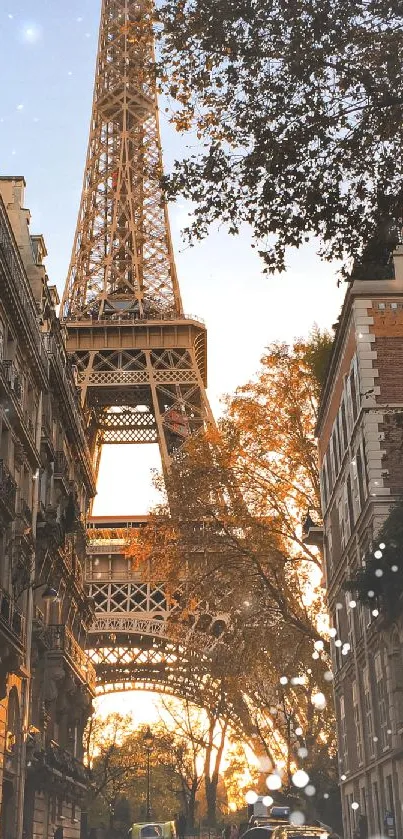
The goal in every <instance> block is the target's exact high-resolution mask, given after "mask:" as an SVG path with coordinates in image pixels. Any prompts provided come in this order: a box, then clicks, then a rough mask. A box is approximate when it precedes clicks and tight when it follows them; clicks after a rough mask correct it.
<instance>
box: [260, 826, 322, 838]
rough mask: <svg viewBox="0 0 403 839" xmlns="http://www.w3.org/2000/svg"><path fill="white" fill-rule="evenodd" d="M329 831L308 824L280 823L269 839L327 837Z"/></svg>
mask: <svg viewBox="0 0 403 839" xmlns="http://www.w3.org/2000/svg"><path fill="white" fill-rule="evenodd" d="M328 837H329V831H328V830H325V829H324V828H323V827H316V826H315V825H310V824H302V825H298V824H282V825H279V827H276V828H275V830H273V833H272V834H271V837H270V839H328Z"/></svg>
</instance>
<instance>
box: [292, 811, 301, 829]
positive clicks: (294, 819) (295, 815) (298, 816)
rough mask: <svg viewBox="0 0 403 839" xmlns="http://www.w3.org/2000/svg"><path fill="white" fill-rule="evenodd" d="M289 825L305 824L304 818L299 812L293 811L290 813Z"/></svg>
mask: <svg viewBox="0 0 403 839" xmlns="http://www.w3.org/2000/svg"><path fill="white" fill-rule="evenodd" d="M290 823H291V824H295V825H299V826H300V825H303V824H305V816H304V814H303V813H302V812H301V810H294V811H293V812H292V813H290Z"/></svg>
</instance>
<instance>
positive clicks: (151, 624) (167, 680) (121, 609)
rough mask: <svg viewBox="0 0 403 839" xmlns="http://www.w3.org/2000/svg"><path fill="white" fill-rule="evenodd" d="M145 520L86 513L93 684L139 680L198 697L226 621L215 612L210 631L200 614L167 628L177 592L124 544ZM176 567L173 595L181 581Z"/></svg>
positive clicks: (109, 686)
mask: <svg viewBox="0 0 403 839" xmlns="http://www.w3.org/2000/svg"><path fill="white" fill-rule="evenodd" d="M146 523H147V520H146V519H144V518H142V517H131V518H129V519H127V520H125V519H123V518H122V519H119V518H117V517H109V518H106V517H105V518H103V517H92V518H91V519H90V520H89V530H88V539H89V542H88V550H87V565H86V580H87V585H88V593H89V595H90V597H91V598H92V600H93V602H94V606H95V618H94V622H93V624H92V627H91V629H90V633H89V648H90V657H91V659H92V663H93V664H94V666H95V668H96V671H97V675H98V691H99V692H110V691H111V690H130V689H133V688H135V687H139V686H141V687H143V688H148V689H152V690H160V691H162V692H164V693H168V694H175V695H177V696H178V695H179V696H182V697H184V698H187V699H190V700H192V701H194V702H197V701H198V700H199V701H200V695H201V691H200V688H201V685H202V680H203V676H205V674H206V671H208V657H209V655H210V654H211V653H212V651H213V650H214V647H215V645H216V644H217V642H218V639H219V638H220V636H221V634H222V633H223V632H224V630H225V628H226V617H225V616H224V615H221V616H220V615H218V616H216V617H215V618H214V621H213V622H212V625H211V629H210V632H209V634H207V633H206V632H204V631H202V630H201V628H200V627H199V626H198V624H197V622H195V623H194V624H192V623H191V624H190V625H189V627H188V628H187V630H186V629H184V630H183V637H180V638H179V637H178V634H177V632H175V633H173V632H172V622H170V620H169V619H170V617H173V618H174V619H175V609H176V600H175V597H172V595H171V597H169V598H168V597H167V596H166V591H165V586H164V583H163V582H161V583H160V584H157V583H156V581H155V580H152V581H151V579H150V577H148V578H147V576H146V575H144V574H142V573H141V572H139V571H137V570H136V569H134V568H133V566H132V562H131V560H130V559H129V558H128V557H127V556H126V553H125V546H126V544H127V543H128V541H130V538H133V535H134V534H135V531H136V529H137V528H139V527H142V526H144V525H145V524H146ZM179 576H180V575H179V574H178V590H177V597H178V598H180V597H181V595H182V593H183V585H184V581H183V580H182V581H180V579H179Z"/></svg>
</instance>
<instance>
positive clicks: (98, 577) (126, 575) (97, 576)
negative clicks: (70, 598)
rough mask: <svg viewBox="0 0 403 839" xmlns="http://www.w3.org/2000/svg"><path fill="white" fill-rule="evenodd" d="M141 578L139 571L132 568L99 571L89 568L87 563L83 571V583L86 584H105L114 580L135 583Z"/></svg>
mask: <svg viewBox="0 0 403 839" xmlns="http://www.w3.org/2000/svg"><path fill="white" fill-rule="evenodd" d="M141 576H142V575H141V571H136V570H135V569H133V568H123V569H121V568H119V569H109V568H108V569H106V570H102V571H100V570H99V569H98V568H97V567H95V568H91V567H90V565H89V563H88V564H87V568H86V571H85V581H86V582H87V583H90V582H94V583H96V582H98V583H99V582H106V581H108V580H115V581H119V582H123V581H124V580H133V581H136V582H137V581H138V580H141Z"/></svg>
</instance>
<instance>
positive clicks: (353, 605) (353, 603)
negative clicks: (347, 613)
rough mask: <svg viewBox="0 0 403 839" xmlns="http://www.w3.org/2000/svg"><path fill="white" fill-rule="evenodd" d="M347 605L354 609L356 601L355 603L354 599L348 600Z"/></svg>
mask: <svg viewBox="0 0 403 839" xmlns="http://www.w3.org/2000/svg"><path fill="white" fill-rule="evenodd" d="M348 605H349V606H350V609H355V607H356V605H357V603H356V601H355V600H350V602H349V604H348Z"/></svg>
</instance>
